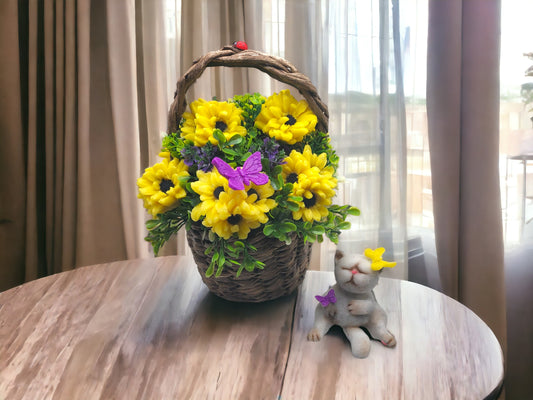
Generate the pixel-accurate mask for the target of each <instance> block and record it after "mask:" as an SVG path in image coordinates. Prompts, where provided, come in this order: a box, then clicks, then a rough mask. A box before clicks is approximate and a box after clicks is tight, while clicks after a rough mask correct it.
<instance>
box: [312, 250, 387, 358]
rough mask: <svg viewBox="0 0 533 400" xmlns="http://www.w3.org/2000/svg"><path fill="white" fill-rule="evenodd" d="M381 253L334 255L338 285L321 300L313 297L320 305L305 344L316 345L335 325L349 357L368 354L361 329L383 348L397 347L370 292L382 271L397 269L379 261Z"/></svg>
mask: <svg viewBox="0 0 533 400" xmlns="http://www.w3.org/2000/svg"><path fill="white" fill-rule="evenodd" d="M384 251H385V249H383V248H378V249H376V250H371V249H366V250H365V255H361V254H345V253H344V252H343V251H341V250H337V251H336V253H335V280H336V281H337V283H336V284H335V285H333V286H332V287H330V289H329V290H328V292H326V293H325V294H324V295H323V296H315V297H316V299H317V300H318V301H319V304H318V305H317V307H316V310H315V323H314V326H313V328H312V329H311V330H310V331H309V333H308V335H307V340H310V341H314V342H316V341H319V340H320V339H322V337H323V336H324V335H325V334H326V333H327V332H328V330H329V329H330V328H331V327H332V326H333V325H338V326H340V327H341V328H342V329H343V331H344V333H345V334H346V337H347V338H348V340H349V341H350V344H351V349H352V354H353V355H354V356H355V357H357V358H365V357H367V356H368V354H369V352H370V338H369V337H368V335H367V334H366V333H365V332H364V331H363V330H362V329H361V328H362V327H364V328H365V329H367V330H368V332H369V333H370V335H371V336H372V338H374V339H377V340H379V341H381V343H382V344H383V345H384V346H387V347H394V346H395V345H396V338H395V337H394V335H393V334H392V333H391V332H390V331H389V330H388V329H387V314H386V313H385V310H383V308H381V307H380V305H379V304H378V303H377V301H376V296H375V295H374V292H373V290H372V289H374V287H375V286H376V285H377V284H378V281H379V276H380V274H381V271H382V268H383V267H393V266H394V265H396V263H390V262H387V261H383V260H382V259H381V255H382V254H383V252H384Z"/></svg>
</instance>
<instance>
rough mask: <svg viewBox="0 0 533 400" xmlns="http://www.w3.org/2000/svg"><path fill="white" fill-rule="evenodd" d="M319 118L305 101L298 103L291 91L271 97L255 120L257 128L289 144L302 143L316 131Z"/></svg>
mask: <svg viewBox="0 0 533 400" xmlns="http://www.w3.org/2000/svg"><path fill="white" fill-rule="evenodd" d="M316 124H317V117H316V115H315V114H313V112H312V111H311V109H310V108H309V105H308V104H307V102H306V101H305V100H300V101H297V100H296V99H295V98H294V97H292V95H291V94H290V92H289V90H282V91H281V92H279V94H277V93H274V94H273V95H272V96H270V97H269V98H268V99H267V100H266V102H265V104H263V107H262V108H261V112H260V113H259V115H258V116H257V118H256V120H255V126H256V127H257V128H259V129H261V130H262V131H263V132H265V133H266V134H268V135H269V136H270V137H272V138H276V139H278V140H282V141H284V142H286V143H288V144H295V143H297V142H300V141H301V140H302V139H303V137H304V136H305V135H307V134H308V133H309V132H313V131H314V130H315V126H316Z"/></svg>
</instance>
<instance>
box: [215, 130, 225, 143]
mask: <svg viewBox="0 0 533 400" xmlns="http://www.w3.org/2000/svg"><path fill="white" fill-rule="evenodd" d="M213 137H214V138H215V139H216V140H217V141H218V144H219V145H222V144H224V143H226V137H225V136H224V134H223V133H222V131H221V130H220V129H215V130H214V131H213Z"/></svg>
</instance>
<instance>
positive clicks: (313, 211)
mask: <svg viewBox="0 0 533 400" xmlns="http://www.w3.org/2000/svg"><path fill="white" fill-rule="evenodd" d="M336 184H337V180H336V179H335V178H334V177H332V176H331V175H330V174H320V173H319V172H317V170H316V169H315V168H310V169H308V170H307V171H306V172H304V173H302V174H300V175H298V181H297V183H295V184H294V187H293V194H294V195H295V196H300V197H302V198H303V200H302V201H300V202H298V205H299V207H300V208H299V209H298V210H297V211H293V213H292V217H293V218H294V219H295V220H298V219H302V218H303V220H304V221H320V220H321V219H322V218H324V217H326V216H327V215H328V209H327V207H328V206H329V205H330V204H331V199H332V197H333V196H334V195H335V191H334V190H333V188H334V187H335V186H336Z"/></svg>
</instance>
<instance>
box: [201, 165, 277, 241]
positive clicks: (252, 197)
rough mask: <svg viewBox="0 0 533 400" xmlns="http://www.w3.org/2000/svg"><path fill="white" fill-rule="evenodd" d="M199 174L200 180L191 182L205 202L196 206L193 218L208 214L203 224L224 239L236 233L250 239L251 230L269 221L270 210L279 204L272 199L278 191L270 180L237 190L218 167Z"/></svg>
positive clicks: (241, 237)
mask: <svg viewBox="0 0 533 400" xmlns="http://www.w3.org/2000/svg"><path fill="white" fill-rule="evenodd" d="M197 176H198V181H197V182H193V183H191V187H192V189H193V190H194V191H195V192H196V193H198V194H199V195H200V200H201V201H202V202H201V203H200V204H198V205H197V206H195V207H194V208H193V210H192V213H191V218H192V219H193V220H194V221H198V220H200V218H202V216H203V217H205V218H204V219H203V220H202V224H203V225H204V226H207V227H209V228H211V229H212V230H213V232H215V233H216V234H217V235H218V236H220V237H222V238H224V239H229V238H230V237H231V236H232V235H233V234H234V233H236V234H237V235H238V237H239V239H246V238H247V237H248V233H249V232H250V230H251V229H255V228H258V227H259V226H260V225H261V224H262V223H265V222H267V221H268V217H267V215H266V213H267V212H268V211H270V210H271V209H272V208H274V207H275V206H276V202H275V201H274V200H273V199H269V198H268V197H270V196H272V194H274V189H273V188H272V186H271V185H270V183H268V184H266V185H261V186H257V185H254V184H252V185H250V186H248V187H247V188H246V190H233V189H231V188H230V187H229V186H228V180H227V179H226V178H225V177H224V176H222V175H221V174H220V173H219V172H218V171H217V169H216V168H214V169H213V171H211V172H203V171H198V172H197Z"/></svg>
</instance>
